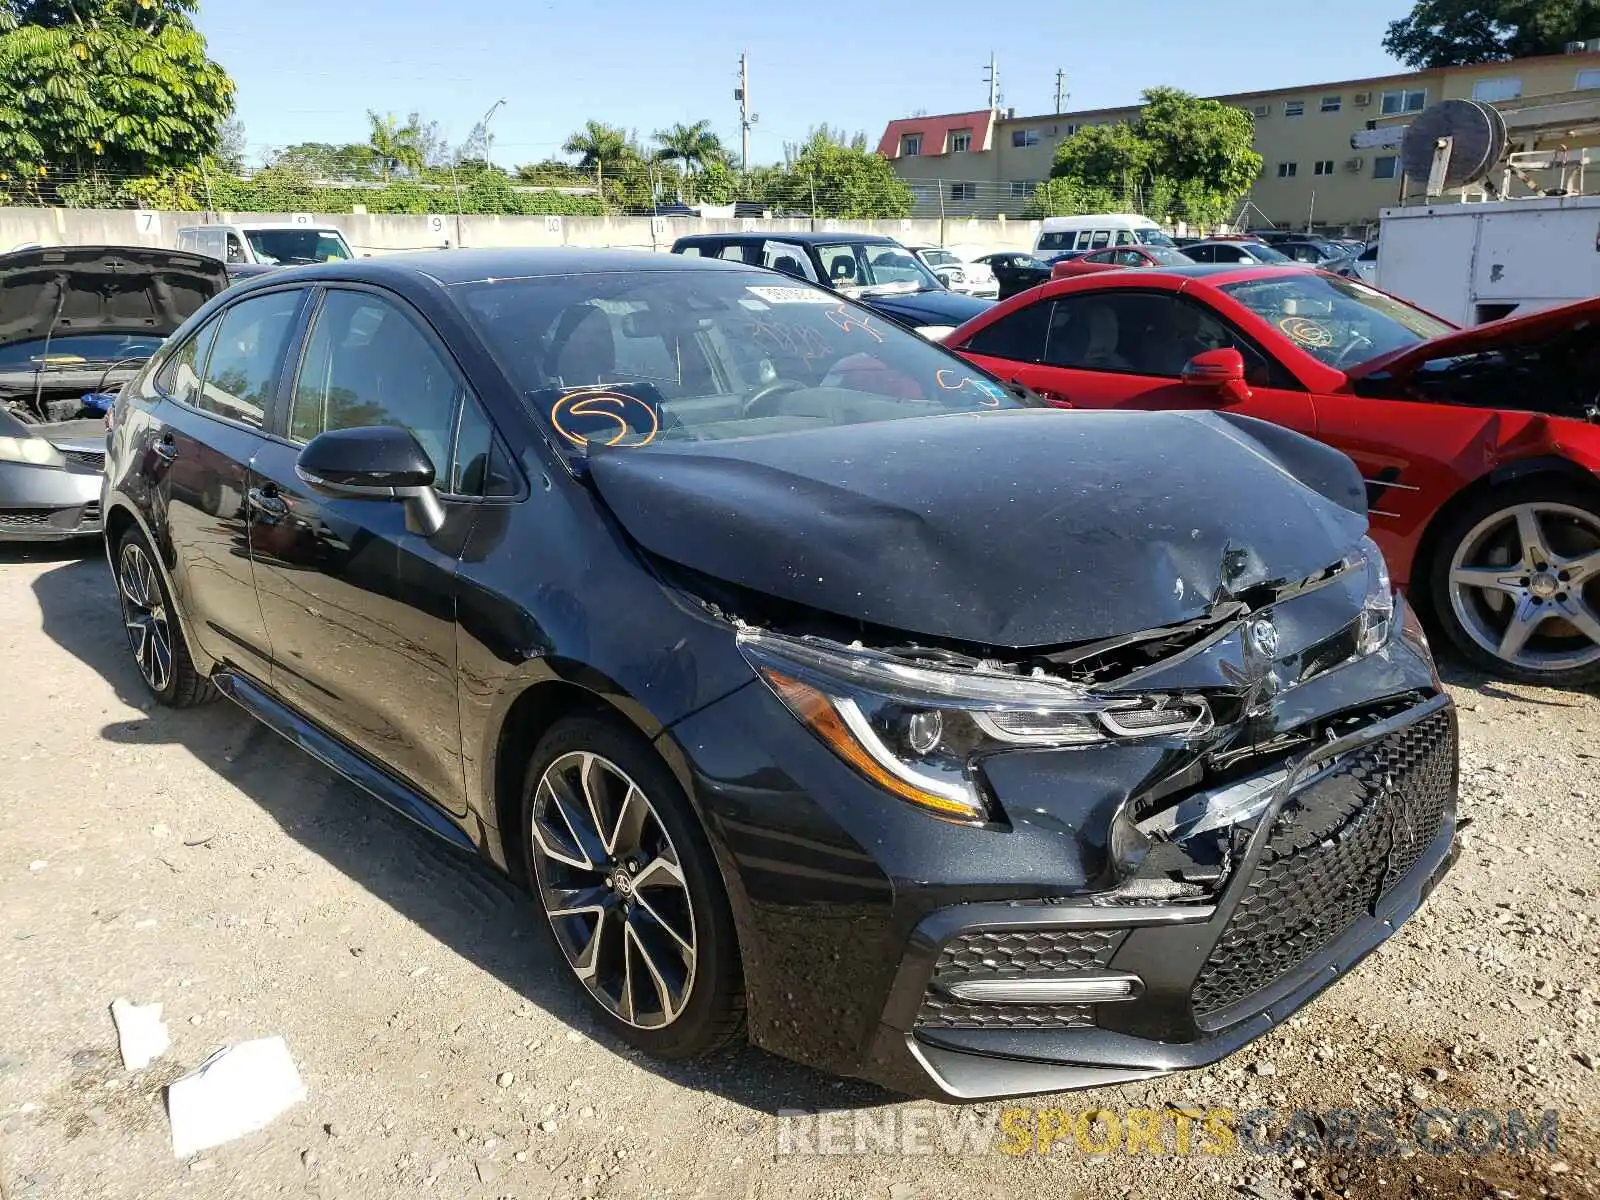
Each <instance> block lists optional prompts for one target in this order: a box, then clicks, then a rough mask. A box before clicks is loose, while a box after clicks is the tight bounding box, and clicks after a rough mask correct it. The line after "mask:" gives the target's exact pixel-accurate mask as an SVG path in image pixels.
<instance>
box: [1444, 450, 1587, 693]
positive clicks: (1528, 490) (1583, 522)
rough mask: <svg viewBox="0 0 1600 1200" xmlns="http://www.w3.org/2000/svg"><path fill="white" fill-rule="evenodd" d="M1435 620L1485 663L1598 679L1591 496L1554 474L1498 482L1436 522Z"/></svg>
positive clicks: (1522, 675)
mask: <svg viewBox="0 0 1600 1200" xmlns="http://www.w3.org/2000/svg"><path fill="white" fill-rule="evenodd" d="M1438 545H1439V553H1438V554H1437V556H1436V557H1435V560H1434V565H1433V572H1432V579H1431V581H1430V583H1431V592H1432V597H1431V598H1432V600H1433V605H1434V611H1435V613H1436V614H1437V617H1438V620H1439V623H1440V626H1441V628H1442V629H1443V631H1444V633H1445V634H1446V636H1448V637H1449V639H1450V641H1451V642H1452V643H1453V644H1454V645H1455V647H1456V649H1458V650H1459V651H1460V652H1461V653H1462V655H1463V656H1465V657H1466V658H1467V659H1469V660H1470V661H1471V662H1473V663H1474V664H1475V665H1477V666H1480V667H1482V668H1484V669H1485V670H1488V671H1493V672H1495V673H1496V674H1500V675H1505V676H1508V677H1510V678H1512V679H1521V680H1525V681H1527V682H1530V683H1543V684H1550V685H1553V686H1558V687H1564V686H1571V685H1573V684H1581V683H1588V682H1591V681H1593V680H1596V679H1600V497H1597V495H1596V494H1595V493H1594V492H1592V491H1585V490H1580V489H1578V488H1575V487H1573V486H1571V485H1570V484H1564V483H1561V482H1555V481H1550V480H1533V481H1530V482H1528V483H1525V484H1517V485H1513V486H1511V487H1505V488H1499V489H1496V490H1495V491H1493V492H1489V493H1488V494H1486V495H1484V496H1483V497H1481V498H1480V499H1478V500H1477V501H1475V502H1473V503H1472V504H1470V505H1468V506H1467V507H1466V508H1465V509H1463V510H1462V511H1461V512H1459V513H1457V514H1456V515H1455V517H1453V518H1452V519H1451V521H1450V523H1449V524H1448V525H1447V526H1446V527H1445V528H1444V529H1443V530H1442V531H1441V535H1440V538H1439V542H1438Z"/></svg>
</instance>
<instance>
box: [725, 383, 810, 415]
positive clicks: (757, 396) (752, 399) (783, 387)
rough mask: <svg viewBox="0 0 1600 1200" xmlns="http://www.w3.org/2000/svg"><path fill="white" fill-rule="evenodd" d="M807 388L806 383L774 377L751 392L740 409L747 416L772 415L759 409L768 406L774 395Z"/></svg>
mask: <svg viewBox="0 0 1600 1200" xmlns="http://www.w3.org/2000/svg"><path fill="white" fill-rule="evenodd" d="M805 388H806V385H805V384H803V383H796V382H795V381H794V380H793V379H774V380H773V381H772V382H771V383H764V384H762V385H761V386H760V387H758V388H757V389H756V390H755V391H753V392H751V393H750V395H749V397H748V398H747V399H746V400H745V402H744V406H743V408H742V409H741V410H740V415H741V416H745V417H754V416H767V415H770V414H767V413H760V412H758V411H757V410H758V409H761V408H762V407H764V406H766V405H767V402H768V401H769V400H771V399H772V398H773V397H774V396H781V395H783V394H784V393H785V392H802V391H804V390H805Z"/></svg>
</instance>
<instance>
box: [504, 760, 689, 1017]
mask: <svg viewBox="0 0 1600 1200" xmlns="http://www.w3.org/2000/svg"><path fill="white" fill-rule="evenodd" d="M530 832H531V833H532V842H533V866H534V873H535V875H536V877H537V878H536V881H535V882H536V884H537V886H538V889H539V896H540V899H541V900H542V901H543V903H544V910H545V914H546V915H547V916H548V917H549V918H550V925H551V927H552V929H554V931H555V935H556V941H557V942H558V943H559V944H560V946H561V949H562V952H563V953H564V954H565V955H566V956H567V962H568V963H569V964H570V965H571V967H572V970H573V973H574V974H576V975H577V977H578V979H579V980H580V981H581V982H582V983H583V985H584V987H586V988H588V990H589V992H590V993H591V994H592V995H593V996H594V997H595V999H596V1000H598V1001H599V1002H600V1003H601V1004H602V1005H604V1006H605V1008H606V1009H607V1010H608V1011H610V1012H611V1013H613V1014H614V1015H615V1016H616V1017H617V1018H618V1019H620V1020H622V1021H625V1022H627V1023H628V1024H629V1025H633V1026H635V1027H637V1028H640V1029H660V1028H664V1027H665V1026H667V1025H670V1024H672V1022H673V1021H675V1020H676V1019H677V1018H678V1016H679V1015H680V1014H681V1013H682V1012H683V1008H684V1005H685V1004H686V1003H687V1002H688V999H689V995H690V993H691V991H692V990H693V988H694V981H695V966H696V961H697V955H696V952H695V947H696V942H695V922H694V909H693V905H692V903H691V901H690V897H689V889H688V887H687V885H686V884H685V882H684V874H683V869H682V867H681V865H680V863H679V859H678V853H677V849H676V847H674V846H673V844H672V838H671V836H670V835H669V834H668V833H667V830H666V827H665V826H664V825H663V824H662V822H661V817H660V814H659V813H657V811H656V809H655V807H654V806H653V805H652V804H651V803H650V800H649V798H648V797H647V796H646V795H645V794H644V791H643V790H642V789H641V788H640V787H639V786H638V785H637V784H636V783H634V781H633V780H632V779H630V778H629V777H628V776H627V774H626V773H624V772H623V770H622V769H621V768H620V767H618V766H617V765H616V764H615V763H613V762H611V761H610V760H609V759H606V758H603V757H601V756H600V755H598V754H592V753H589V752H588V751H581V750H580V751H573V752H571V753H568V754H563V755H562V756H561V757H560V758H557V759H556V760H555V761H554V762H552V763H551V764H550V765H549V766H548V767H546V768H545V771H544V773H543V774H542V775H541V776H540V777H539V782H538V784H537V786H536V788H535V791H534V797H533V804H532V829H531V831H530Z"/></svg>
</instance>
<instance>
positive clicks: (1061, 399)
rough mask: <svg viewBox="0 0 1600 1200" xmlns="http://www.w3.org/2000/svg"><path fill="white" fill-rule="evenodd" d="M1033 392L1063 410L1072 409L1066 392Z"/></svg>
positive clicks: (1052, 390)
mask: <svg viewBox="0 0 1600 1200" xmlns="http://www.w3.org/2000/svg"><path fill="white" fill-rule="evenodd" d="M1033 391H1034V394H1035V395H1037V396H1041V397H1043V398H1044V399H1046V400H1048V401H1050V403H1051V404H1059V405H1060V406H1061V407H1062V408H1071V407H1072V401H1071V400H1069V399H1067V395H1066V393H1065V392H1058V391H1055V390H1054V389H1053V388H1034V389H1033Z"/></svg>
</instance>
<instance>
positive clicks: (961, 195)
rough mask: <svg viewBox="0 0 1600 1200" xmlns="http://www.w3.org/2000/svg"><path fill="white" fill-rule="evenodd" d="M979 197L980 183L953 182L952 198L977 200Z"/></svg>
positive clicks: (951, 186) (951, 187)
mask: <svg viewBox="0 0 1600 1200" xmlns="http://www.w3.org/2000/svg"><path fill="white" fill-rule="evenodd" d="M977 198H978V185H977V184H975V183H952V184H951V185H950V199H952V200H976V199H977Z"/></svg>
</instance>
